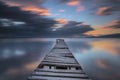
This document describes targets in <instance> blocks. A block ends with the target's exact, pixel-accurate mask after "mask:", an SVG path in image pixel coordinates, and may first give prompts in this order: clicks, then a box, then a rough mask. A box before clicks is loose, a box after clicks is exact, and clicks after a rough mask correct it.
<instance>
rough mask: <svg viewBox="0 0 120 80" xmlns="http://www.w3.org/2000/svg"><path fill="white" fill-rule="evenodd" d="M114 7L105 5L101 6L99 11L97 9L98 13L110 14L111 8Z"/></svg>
mask: <svg viewBox="0 0 120 80" xmlns="http://www.w3.org/2000/svg"><path fill="white" fill-rule="evenodd" d="M111 9H112V7H110V6H104V7H101V8H99V9H98V11H97V13H96V14H97V15H100V16H101V15H109V14H111V11H110V10H111Z"/></svg>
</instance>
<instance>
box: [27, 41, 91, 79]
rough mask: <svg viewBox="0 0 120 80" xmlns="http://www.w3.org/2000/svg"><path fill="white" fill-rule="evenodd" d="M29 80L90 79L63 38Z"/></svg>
mask: <svg viewBox="0 0 120 80" xmlns="http://www.w3.org/2000/svg"><path fill="white" fill-rule="evenodd" d="M28 80H90V79H89V78H88V76H87V75H86V74H85V73H84V72H83V70H82V68H81V66H80V65H79V63H78V62H77V61H76V59H75V58H74V56H73V55H72V53H71V52H70V50H69V48H68V46H67V45H66V43H65V42H64V40H63V39H57V40H56V44H55V46H54V47H53V49H52V50H51V51H50V53H49V54H47V55H46V57H45V58H44V59H43V61H42V62H41V64H39V66H38V67H37V69H35V71H34V72H33V73H32V75H31V76H30V77H29V78H28Z"/></svg>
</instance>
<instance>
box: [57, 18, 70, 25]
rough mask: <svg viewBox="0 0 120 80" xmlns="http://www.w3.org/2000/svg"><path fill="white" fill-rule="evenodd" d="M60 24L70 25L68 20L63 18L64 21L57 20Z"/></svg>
mask: <svg viewBox="0 0 120 80" xmlns="http://www.w3.org/2000/svg"><path fill="white" fill-rule="evenodd" d="M56 21H57V22H58V23H60V24H68V23H69V21H68V20H67V19H64V18H62V19H57V20H56Z"/></svg>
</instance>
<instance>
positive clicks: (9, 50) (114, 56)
mask: <svg viewBox="0 0 120 80" xmlns="http://www.w3.org/2000/svg"><path fill="white" fill-rule="evenodd" d="M55 40H56V39H55V38H27V39H0V80H26V79H27V77H28V76H29V75H30V74H31V73H32V72H33V70H34V69H35V68H36V67H37V66H38V65H39V64H40V62H41V60H42V59H43V58H44V56H45V55H46V54H48V53H49V51H50V50H51V49H52V47H53V46H54V44H55ZM64 40H65V42H66V43H67V45H68V47H69V49H70V50H71V52H72V53H73V55H74V56H75V58H76V59H77V60H78V62H79V63H80V65H81V66H82V68H83V69H84V71H85V72H86V73H87V75H88V76H89V77H90V78H92V79H93V80H120V39H117V38H107V39H106V38H81V39H80V38H72V39H70V38H65V39H64Z"/></svg>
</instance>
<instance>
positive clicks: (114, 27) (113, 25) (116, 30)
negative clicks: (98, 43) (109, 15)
mask: <svg viewBox="0 0 120 80" xmlns="http://www.w3.org/2000/svg"><path fill="white" fill-rule="evenodd" d="M119 26H120V21H119V20H114V21H112V22H110V23H108V24H107V25H105V26H102V28H99V29H95V30H92V31H88V32H86V33H84V34H85V35H88V36H96V37H97V36H103V35H112V34H120V27H119Z"/></svg>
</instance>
